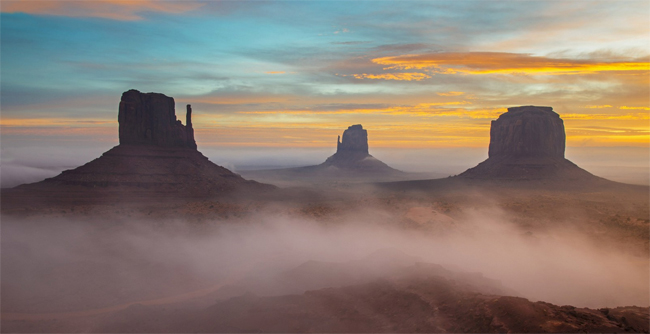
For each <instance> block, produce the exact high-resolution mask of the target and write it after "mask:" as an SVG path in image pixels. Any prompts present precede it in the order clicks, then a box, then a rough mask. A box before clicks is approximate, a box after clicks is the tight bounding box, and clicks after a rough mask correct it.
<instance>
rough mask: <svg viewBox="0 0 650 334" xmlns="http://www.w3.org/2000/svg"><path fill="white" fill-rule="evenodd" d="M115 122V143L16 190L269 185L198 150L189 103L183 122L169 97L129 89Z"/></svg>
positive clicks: (187, 191)
mask: <svg viewBox="0 0 650 334" xmlns="http://www.w3.org/2000/svg"><path fill="white" fill-rule="evenodd" d="M118 120H119V138H120V144H119V145H118V146H115V147H113V148H112V149H110V150H108V151H107V152H105V153H104V154H102V156H101V157H99V158H97V159H95V160H93V161H91V162H89V163H87V164H85V165H83V166H80V167H78V168H75V169H72V170H66V171H64V172H63V173H61V174H59V175H58V176H56V177H53V178H50V179H46V180H44V181H42V182H38V183H34V184H28V185H22V186H19V188H23V189H41V190H43V189H46V188H47V189H48V190H51V191H54V192H56V191H58V190H60V189H66V191H83V190H84V189H93V190H100V191H101V189H111V190H115V191H118V192H119V191H125V194H126V193H129V194H130V193H132V191H140V190H143V191H153V192H155V193H156V194H162V193H170V194H183V195H184V196H192V197H196V196H212V195H215V194H220V193H223V192H228V191H232V190H240V189H244V188H246V189H249V188H250V189H255V190H262V189H273V188H275V187H274V186H271V185H266V184H261V183H258V182H255V181H247V180H245V179H244V178H242V177H241V176H240V175H238V174H235V173H233V172H231V171H229V170H228V169H226V168H224V167H221V166H218V165H216V164H214V163H212V162H210V160H208V158H206V157H205V156H204V155H203V154H201V152H199V151H198V150H197V146H196V142H195V140H194V129H193V128H192V108H191V106H190V105H187V114H186V125H183V124H182V123H181V121H179V120H177V119H176V114H175V110H174V99H173V98H171V97H168V96H165V95H163V94H158V93H146V94H145V93H140V92H139V91H137V90H129V91H127V92H125V93H124V94H122V100H121V101H120V105H119V115H118ZM75 189H77V190H75Z"/></svg>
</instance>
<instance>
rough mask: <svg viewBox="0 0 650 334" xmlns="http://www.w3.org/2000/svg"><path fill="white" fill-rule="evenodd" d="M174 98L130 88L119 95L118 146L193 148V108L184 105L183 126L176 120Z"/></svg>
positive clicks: (194, 145)
mask: <svg viewBox="0 0 650 334" xmlns="http://www.w3.org/2000/svg"><path fill="white" fill-rule="evenodd" d="M174 106H175V103H174V99H173V98H171V97H168V96H165V95H164V94H159V93H140V92H139V91H137V90H135V89H132V90H129V91H127V92H124V94H122V100H121V101H120V108H119V113H118V122H119V123H120V128H119V136H120V144H135V145H138V144H144V145H147V144H148V145H157V146H161V147H189V148H193V149H196V141H195V140H194V129H192V108H191V107H190V105H187V119H186V125H183V124H182V123H181V121H179V120H177V119H176V112H175V107H174Z"/></svg>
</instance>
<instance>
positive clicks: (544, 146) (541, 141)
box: [459, 106, 600, 181]
mask: <svg viewBox="0 0 650 334" xmlns="http://www.w3.org/2000/svg"><path fill="white" fill-rule="evenodd" d="M565 145H566V134H565V132H564V122H563V121H562V119H561V118H560V115H558V114H557V113H555V112H554V111H553V108H551V107H537V106H522V107H513V108H508V112H506V113H503V114H501V115H500V116H499V118H498V119H497V120H494V121H492V124H491V127H490V146H489V149H488V158H487V160H485V161H483V162H481V163H480V164H478V166H476V167H474V168H470V169H468V170H466V171H465V172H463V173H462V174H460V175H459V177H461V178H468V179H506V180H507V179H512V180H585V181H588V180H596V179H600V178H598V177H596V176H594V175H592V174H591V173H589V172H587V171H585V170H584V169H582V168H580V167H578V166H577V165H575V164H574V163H573V162H571V161H569V160H568V159H566V158H565V157H564V150H565Z"/></svg>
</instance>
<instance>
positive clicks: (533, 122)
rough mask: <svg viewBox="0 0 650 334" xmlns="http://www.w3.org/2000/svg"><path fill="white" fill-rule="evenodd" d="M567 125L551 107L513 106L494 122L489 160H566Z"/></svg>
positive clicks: (491, 129) (491, 130) (491, 131)
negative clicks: (536, 158)
mask: <svg viewBox="0 0 650 334" xmlns="http://www.w3.org/2000/svg"><path fill="white" fill-rule="evenodd" d="M565 138H566V137H565V134H564V122H563V121H562V119H561V118H560V115H558V114H556V113H555V112H554V111H553V108H551V107H535V106H525V107H513V108H508V112H506V113H505V114H502V115H501V116H499V118H498V119H497V120H496V121H492V127H491V128H490V149H489V151H488V156H489V157H556V158H564V147H565V142H566V139H565Z"/></svg>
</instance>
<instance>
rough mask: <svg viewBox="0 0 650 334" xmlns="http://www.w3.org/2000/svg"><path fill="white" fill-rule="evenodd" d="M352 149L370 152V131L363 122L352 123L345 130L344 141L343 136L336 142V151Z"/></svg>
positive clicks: (353, 150) (352, 150)
mask: <svg viewBox="0 0 650 334" xmlns="http://www.w3.org/2000/svg"><path fill="white" fill-rule="evenodd" d="M343 151H351V152H362V153H366V154H368V131H366V130H365V129H364V128H363V126H361V124H357V125H351V126H349V127H348V129H347V130H345V131H343V141H341V137H340V136H339V139H338V141H337V143H336V152H337V153H338V152H343Z"/></svg>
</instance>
